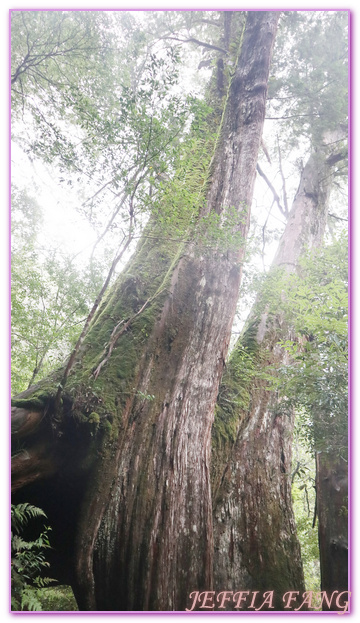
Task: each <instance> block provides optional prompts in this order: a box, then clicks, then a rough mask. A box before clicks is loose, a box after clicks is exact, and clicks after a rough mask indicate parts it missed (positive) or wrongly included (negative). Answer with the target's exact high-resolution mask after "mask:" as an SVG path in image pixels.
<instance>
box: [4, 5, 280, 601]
mask: <svg viewBox="0 0 360 623" xmlns="http://www.w3.org/2000/svg"><path fill="white" fill-rule="evenodd" d="M277 21H278V14H277V13H275V12H264V11H261V12H249V13H248V15H247V20H246V26H245V29H244V33H243V38H242V42H241V48H240V53H239V58H238V63H237V66H236V70H235V75H234V76H233V79H232V81H231V84H230V87H229V92H228V96H227V100H226V104H225V110H224V115H223V120H222V124H221V131H220V134H219V138H218V142H217V145H216V148H215V152H214V158H213V161H212V163H211V167H210V178H209V180H210V181H209V186H208V192H207V197H206V202H205V204H204V207H203V210H202V213H201V215H200V222H199V230H200V231H202V230H203V229H204V228H203V225H205V230H206V219H207V217H208V216H209V215H219V216H220V221H219V224H220V227H221V224H222V223H224V222H225V223H226V222H228V220H229V218H230V217H231V218H233V217H234V213H235V216H236V219H235V220H236V224H235V225H233V227H232V234H235V235H237V237H238V239H239V238H241V239H242V240H243V242H242V244H241V245H239V248H238V249H237V250H234V249H232V250H231V249H229V251H228V252H226V251H224V249H211V251H209V249H208V248H207V247H206V243H205V244H202V245H201V244H199V245H195V244H193V245H188V246H187V247H186V248H185V247H179V248H175V249H169V247H168V245H166V244H165V243H161V242H159V243H158V244H157V245H154V244H153V243H150V242H149V241H148V242H146V241H145V242H144V243H142V245H140V248H139V250H138V252H137V254H136V256H135V258H134V260H133V261H132V262H131V263H130V264H129V266H128V267H127V270H126V271H125V273H124V274H123V275H122V276H121V278H120V279H119V280H118V283H117V284H116V286H115V287H114V289H113V291H112V293H111V295H110V296H109V298H108V300H107V301H106V303H104V304H103V305H102V307H101V309H100V310H99V311H98V313H97V315H96V317H95V318H94V320H93V323H92V326H91V328H90V330H89V333H88V335H87V337H86V338H85V340H84V344H83V347H82V351H81V360H79V362H78V365H77V367H74V369H73V370H72V374H70V375H69V378H68V381H67V385H66V391H65V392H63V400H62V411H61V412H58V410H56V412H55V413H52V407H53V402H54V398H53V396H54V392H53V391H52V390H51V387H54V380H51V379H50V381H49V380H47V381H45V382H44V383H43V384H40V387H39V388H38V389H37V391H36V392H35V393H34V392H31V391H30V392H28V393H26V394H25V395H23V396H22V400H21V397H20V400H17V401H16V402H15V417H16V416H17V414H19V411H18V409H23V410H25V411H32V412H33V411H35V412H36V413H37V414H38V413H40V414H41V416H44V417H43V418H42V420H41V422H42V426H43V428H44V430H47V431H49V430H50V431H51V430H53V441H52V446H53V448H54V450H55V451H54V458H53V459H52V461H51V467H49V466H47V465H46V464H45V463H46V461H43V462H41V461H40V459H39V460H38V463H39V464H40V467H39V469H35V468H33V469H32V475H31V477H29V478H28V479H27V480H26V484H27V485H28V486H27V487H26V491H27V493H29V491H30V489H29V487H32V491H35V490H36V488H37V487H40V489H41V490H42V491H44V490H45V488H46V489H47V491H48V490H49V487H50V486H51V484H54V478H56V477H57V475H58V474H59V472H61V473H66V478H65V482H66V483H68V484H69V485H70V484H71V480H72V479H73V480H74V479H75V480H76V481H77V482H81V483H82V486H81V487H77V488H76V495H78V504H77V507H76V509H77V510H76V512H74V513H73V515H72V517H73V519H74V522H75V525H76V534H75V535H74V534H71V530H70V534H69V539H68V541H69V543H70V544H72V545H73V547H74V551H75V554H74V558H75V572H74V573H75V577H73V578H72V580H71V581H72V584H73V587H74V591H75V595H76V598H77V600H78V603H79V607H80V609H83V610H183V609H185V607H186V606H187V605H188V603H189V594H190V593H191V592H192V591H193V590H210V589H211V587H212V552H213V536H212V503H211V490H210V474H209V462H210V445H211V426H212V421H213V411H214V405H215V402H216V397H217V392H218V385H219V381H220V377H221V374H222V370H223V365H224V360H225V357H226V354H227V349H228V344H229V339H230V333H231V326H232V321H233V316H234V313H235V307H236V301H237V296H238V288H239V283H240V278H241V262H242V259H243V254H244V240H245V238H246V234H247V230H248V224H249V214H250V206H251V200H252V192H253V183H254V177H255V167H256V161H257V155H258V149H259V145H260V140H261V133H262V127H263V121H264V114H265V100H266V89H267V79H268V72H269V64H270V57H271V51H272V46H273V42H274V37H275V31H276V25H277ZM140 310H142V312H141V314H139V311H140ZM55 376H56V375H55ZM57 377H58V378H59V379H61V378H62V377H61V374H60V376H59V375H57ZM36 401H37V402H36ZM35 403H36V404H39V405H40V406H39V408H38V410H37V411H36V409H35ZM26 417H27V416H26V414H25V413H22V415H19V418H20V419H21V423H20V426H19V434H20V433H21V429H22V427H25V426H26ZM34 419H36V420H40V417H39V416H38V415H36V416H34ZM23 430H24V429H23ZM79 431H80V432H79ZM31 434H32V435H33V437H32V438H31V439H30V442H31V443H30V444H29V445H32V446H36V438H37V434H36V431H32V432H31ZM71 435H73V437H76V436H80V437H81V440H82V441H81V445H80V448H86V449H85V450H84V451H80V452H79V453H76V451H75V452H73V453H72V455H71V449H73V451H74V446H73V445H72V443H71V442H70V441H69V436H70V437H71ZM30 436H31V435H30ZM28 439H29V437H28ZM62 448H66V449H67V452H66V453H65V455H66V457H67V459H68V465H67V464H66V461H65V460H64V458H63V454H62V452H61V450H62ZM26 452H28V453H30V450H29V451H28V450H26ZM19 453H20V455H21V457H20V459H18V464H17V465H16V469H15V471H14V480H13V482H14V487H15V488H16V487H17V486H22V484H23V481H21V478H23V476H22V472H23V471H24V470H23V469H21V467H20V465H19V463H21V461H22V463H24V461H25V460H26V457H25V454H24V450H23V449H20V448H19ZM43 454H44V453H43V450H42V449H41V448H40V449H37V451H36V453H34V455H33V458H34V460H35V456H36V457H40V458H41V457H42V456H43ZM45 455H46V458H47V457H49V456H52V452H51V451H49V450H48V449H46V452H45ZM70 455H71V458H69V457H70ZM25 471H26V469H25ZM50 473H51V474H52V475H53V476H52V479H51V478H49V480H48V483H47V486H44V487H43V486H42V485H41V486H40V484H38V483H40V480H41V479H43V478H44V477H46V476H47V475H50ZM64 490H66V486H63V488H62V491H63V496H62V498H61V500H63V499H64V498H66V494H64ZM51 495H53V496H54V497H55V498H56V497H57V493H56V492H54V491H52V493H51ZM69 503H70V502H69V501H67V505H65V506H68V505H69ZM56 508H59V504H57V505H56ZM78 509H79V510H78ZM65 512H66V508H65ZM55 514H56V513H55V512H54V513H53V515H52V516H54V515H55ZM56 522H57V526H58V527H60V525H61V517H58V518H57V519H56V518H55V523H56ZM70 549H71V548H70V547H69V551H70Z"/></svg>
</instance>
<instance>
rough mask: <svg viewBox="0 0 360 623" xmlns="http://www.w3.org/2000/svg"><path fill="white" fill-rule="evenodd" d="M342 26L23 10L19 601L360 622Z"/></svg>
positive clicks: (216, 16) (342, 19)
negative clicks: (288, 612)
mask: <svg viewBox="0 0 360 623" xmlns="http://www.w3.org/2000/svg"><path fill="white" fill-rule="evenodd" d="M348 20H349V14H348V11H345V10H343V11H342V10H339V11H321V10H317V11H305V10H304V11H280V10H279V11H243V10H236V11H232V10H228V11H200V10H194V11H188V10H184V11H178V10H164V11H125V10H109V11H103V10H89V11H82V10H54V11H50V10H12V11H11V112H12V124H11V130H12V176H11V192H12V199H11V237H12V262H11V280H12V292H11V296H12V336H11V337H12V344H11V355H12V395H13V399H12V488H13V496H14V497H13V505H12V513H13V514H14V517H18V523H17V525H16V532H15V533H14V535H12V544H13V546H12V556H13V560H14V561H15V562H16V564H15V563H14V569H15V568H16V570H17V571H16V574H17V575H16V577H15V576H13V573H12V584H13V593H14V595H15V597H14V602H13V609H15V610H19V609H35V610H38V609H41V608H43V609H49V605H47V604H49V603H51V609H55V610H62V609H64V608H69V609H73V608H74V607H75V606H74V603H75V602H74V601H73V596H72V594H71V597H69V594H68V593H66V595H65V596H64V594H63V593H61V591H60V592H59V593H58V595H60V597H55V598H54V599H55V603H54V602H52V597H49V595H50V593H46V591H51V590H54V589H50V588H45V584H46V581H44V580H42V579H41V578H42V577H44V571H43V570H42V567H45V566H47V563H46V564H43V562H44V560H45V558H44V556H45V555H46V560H48V561H49V565H50V567H49V574H50V576H51V578H52V580H51V581H54V582H55V581H56V582H58V583H59V585H60V586H68V587H69V586H70V587H71V589H72V591H73V594H74V596H75V600H76V602H77V606H78V608H79V609H80V610H84V611H156V610H157V611H174V610H175V611H176V610H178V611H184V610H186V609H191V610H192V609H196V610H200V611H201V610H202V608H208V607H209V608H212V609H215V610H220V611H221V610H223V609H224V610H234V608H235V609H246V610H252V609H264V610H271V609H275V610H283V609H284V608H285V609H288V608H291V609H310V610H316V609H329V610H344V608H345V607H344V603H345V602H346V599H345V597H344V599H343V600H342V599H340V598H336V595H338V596H339V595H344V596H345V593H347V591H348V590H349V586H348V573H347V566H348V558H347V551H348V534H347V522H348V513H347V508H348V491H347V471H348V464H349V457H348V239H347V228H348V181H347V167H348V145H347V134H348V108H349V102H348V92H347V89H348ZM26 505H28V506H26ZM31 509H35V510H31ZM27 513H30V515H29V517H30V516H32V515H33V516H34V517H37V519H36V521H38V520H39V519H38V518H39V517H40V516H42V517H43V516H44V515H45V517H46V527H45V528H39V530H40V537H37V536H34V530H35V528H31V527H30V525H31V522H28V521H27V519H26V518H27ZM19 518H20V519H19ZM19 521H20V523H19ZM28 523H29V525H28ZM41 530H45V532H44V531H43V532H41ZM50 530H51V531H50ZM48 533H49V534H48ZM37 534H39V533H37ZM44 534H45V535H46V539H45V540H44V543H45V545H46V547H45V549H47V547H48V545H49V544H50V545H51V549H50V548H49V549H48V551H46V552H42V551H41V547H40V549H39V548H38V545H37V544H38V542H39V539H40V541H41V539H42V536H43V535H44ZM36 539H37V540H36ZM45 541H46V542H45ZM26 543H28V544H29V545H28V546H27V545H26ZM24 544H25V545H24ZM34 544H35V545H34ZM36 548H38V549H36ZM24 552H30V553H31V555H33V556H34V565H33V569H34V571H33V572H30V571H29V570H27V571H26V573H24V572H22V571H21V569H22V567H21V564H20V563H19V561H21V560H25V559H26V555H25V554H24ZM27 564H28V563H27ZM24 568H26V569H28V567H26V565H24ZM46 573H48V571H47V572H46ZM49 582H50V581H49ZM225 589H226V591H228V592H229V594H230V593H231V598H230V597H229V599H227V598H226V599H225V598H224V597H221V596H219V595H221V594H222V593H221V591H224V590H225ZM64 590H65V589H64ZM236 590H243V591H248V597H247V598H246V599H245V598H244V599H240V601H239V599H238V597H236V598H235V597H234V595H235V594H236ZM194 591H195V593H194ZM254 591H255V593H256V591H258V593H259V598H258V601H256V607H255V605H254V604H255V601H254V600H255V597H254ZM288 591H295V592H296V595H295V597H294V599H293V600H292V601H291V600H290V602H287V600H286V598H284V595H285V594H287V592H288ZM305 591H308V592H309V591H310V592H313V593H314V595H315V593H318V597H317V598H316V599H315V597H314V599H313V600H312V601H311V598H309V597H304V595H305V594H306V593H305ZM207 592H209V594H210V593H211V598H210V597H209V604H210V602H211V604H212V605H211V606H210V605H209V606H208V605H204V603H205V601H206V600H205V601H204V600H203V598H202V597H201V594H203V595H204V594H205V593H206V594H207ZM191 593H193V597H192V598H191V597H190V594H191ZM335 593H336V595H335ZM256 594H257V593H256ZM46 595H48V596H46ZM194 595H195V600H194ZM260 595H263V599H262V601H261V599H260ZM324 595H325V597H324ZM212 596H213V597H212ZM255 596H256V595H255ZM211 599H213V601H211ZM61 600H63V601H61ZM287 603H291V607H290V606H289V605H287ZM62 604H63V605H62ZM69 604H72V605H69ZM346 607H347V606H346Z"/></svg>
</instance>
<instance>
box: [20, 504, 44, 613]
mask: <svg viewBox="0 0 360 623" xmlns="http://www.w3.org/2000/svg"><path fill="white" fill-rule="evenodd" d="M37 517H46V515H45V513H44V512H43V511H42V510H41V509H40V508H37V507H36V506H32V505H31V504H28V503H23V504H18V505H13V504H12V505H11V608H12V610H41V609H42V608H41V603H40V589H41V588H43V587H44V586H47V585H48V584H50V583H51V582H54V580H52V579H51V578H48V577H44V576H43V570H44V569H45V568H48V567H49V563H48V562H47V561H46V558H45V550H46V549H49V548H50V542H49V536H48V535H49V531H50V529H51V528H49V527H48V526H46V527H45V528H44V530H43V532H41V533H40V535H39V536H38V538H37V539H35V540H31V541H29V540H25V539H24V537H23V536H22V535H23V532H24V528H25V526H26V525H27V524H28V522H29V521H30V520H31V519H34V518H37Z"/></svg>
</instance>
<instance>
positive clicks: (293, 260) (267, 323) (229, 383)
mask: <svg viewBox="0 0 360 623" xmlns="http://www.w3.org/2000/svg"><path fill="white" fill-rule="evenodd" d="M327 151H328V150H327V148H326V147H324V149H323V150H322V151H321V152H320V151H319V152H318V153H315V154H313V155H312V156H311V157H310V159H309V161H308V163H307V164H306V166H305V168H304V170H303V172H302V175H301V180H300V185H299V189H298V191H297V194H296V197H295V199H294V202H293V206H292V209H291V212H290V215H289V219H288V223H287V225H286V229H285V231H284V234H283V236H282V238H281V240H280V243H279V248H278V252H277V255H276V257H275V260H274V262H273V267H272V271H271V272H270V275H269V277H268V279H269V280H271V279H276V274H277V272H276V271H278V270H279V269H280V268H285V269H286V270H287V271H292V270H295V269H296V266H297V264H298V260H299V257H300V256H301V254H302V252H303V251H304V250H305V248H306V247H308V248H313V247H316V246H317V245H319V244H320V243H321V241H322V237H323V233H324V229H325V223H326V215H327V205H328V197H329V188H330V181H331V172H330V169H329V166H327V164H326V154H327ZM279 308H281V305H279ZM286 339H291V327H289V325H288V323H287V322H285V321H284V318H283V315H282V314H281V312H277V310H276V308H275V310H274V306H272V309H269V306H267V305H266V304H264V302H263V301H262V300H261V295H260V296H259V297H258V300H257V302H256V303H255V305H254V308H253V310H252V312H251V314H250V316H249V319H248V321H247V325H246V327H245V330H244V332H243V335H242V336H241V337H240V339H239V340H238V343H237V344H236V346H235V349H234V351H233V353H232V355H231V358H230V361H229V362H228V364H227V369H226V372H225V375H224V378H223V380H222V383H221V385H220V391H219V399H218V404H217V409H216V415H215V422H214V427H213V433H212V436H213V456H212V486H213V498H214V548H215V550H214V551H215V553H214V570H215V571H214V580H215V588H216V589H217V590H221V588H222V587H224V586H226V587H227V590H234V591H235V590H237V589H238V588H239V587H241V589H243V590H259V591H263V592H264V591H274V595H273V600H272V606H273V607H275V608H276V609H280V610H281V609H283V608H284V602H283V601H282V596H283V594H284V593H285V592H286V591H289V590H297V591H300V598H301V594H302V591H303V590H304V580H303V571H302V563H301V554H300V546H299V543H298V540H297V536H296V526H295V521H294V516H293V511H292V502H291V442H292V431H293V423H294V415H293V412H292V411H289V410H284V409H283V408H282V403H281V401H279V399H278V397H277V395H276V391H275V390H273V389H271V385H269V381H268V380H267V379H266V374H267V373H268V374H270V375H274V374H276V369H277V367H278V366H279V365H286V363H287V362H286V358H287V355H286V351H285V350H284V349H282V348H281V347H280V346H279V345H278V342H279V341H280V340H286ZM250 603H251V598H249V599H248V600H247V601H244V602H243V608H244V609H246V608H247V607H248V606H249V605H250ZM257 605H258V604H257ZM229 607H230V608H232V607H234V606H233V604H230V605H229ZM265 608H266V606H265V607H264V609H265Z"/></svg>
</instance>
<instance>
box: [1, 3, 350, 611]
mask: <svg viewBox="0 0 360 623" xmlns="http://www.w3.org/2000/svg"><path fill="white" fill-rule="evenodd" d="M201 9H203V7H198V8H184V7H181V8H176V7H171V8H164V7H162V8H151V9H150V8H134V9H129V8H108V9H107V8H103V9H97V8H91V9H86V8H82V7H81V8H69V7H60V6H59V7H57V8H43V7H40V8H36V7H34V8H21V5H20V6H18V7H14V8H12V9H9V31H8V32H9V62H8V66H9V72H8V73H9V163H10V164H9V220H8V223H9V231H8V241H9V243H8V244H9V268H10V266H11V259H10V253H11V134H10V128H11V13H12V12H13V11H93V12H94V11H102V12H104V11H129V12H133V11H137V12H139V11H142V12H146V11H166V10H171V11H197V10H201ZM265 9H266V10H272V11H285V10H289V11H309V12H310V11H311V12H315V11H329V12H330V11H331V12H333V11H346V12H347V13H348V39H349V51H348V63H349V65H348V117H349V143H348V153H349V164H350V167H349V173H350V174H349V182H348V232H349V246H348V271H349V294H348V301H349V309H350V314H349V368H348V369H349V393H348V443H349V451H348V456H349V468H348V477H349V487H348V491H349V499H348V502H349V504H348V508H349V513H348V530H349V560H348V578H349V580H348V588H349V594H350V595H352V599H351V601H350V603H349V610H348V612H346V613H344V614H347V615H351V614H353V613H354V602H355V599H354V597H355V596H354V592H353V591H352V590H351V589H352V588H353V577H354V574H353V571H354V557H353V556H352V555H351V549H352V544H353V542H354V541H353V525H352V515H353V512H354V508H353V479H352V472H353V465H352V457H353V441H352V440H353V434H352V433H354V430H353V429H354V426H353V422H352V413H353V408H354V396H353V387H354V370H353V366H352V365H351V364H352V363H353V361H352V358H353V348H354V333H355V331H354V325H355V320H354V319H353V314H352V313H351V312H352V306H351V304H352V302H353V292H354V289H355V282H354V270H353V261H354V254H355V251H354V241H355V238H354V236H355V233H354V232H355V228H354V227H353V223H352V209H351V208H352V199H353V176H352V156H353V141H352V139H353V124H352V110H353V108H352V97H353V91H352V84H353V65H352V51H353V38H352V35H353V19H352V14H353V12H352V10H351V9H346V8H341V9H340V8H339V9H336V8H331V9H326V8H323V7H321V8H316V9H314V8H304V7H303V8H298V9H297V8H291V9H286V8H285V7H283V8H276V9H269V7H264V8H244V7H242V8H241V9H235V8H229V9H224V8H221V9H217V8H215V7H211V8H210V9H208V10H211V11H216V10H219V11H233V10H241V11H245V10H248V11H262V10H265ZM354 224H355V223H354ZM8 287H9V290H8V291H9V307H8V309H9V325H8V326H9V333H8V348H9V353H11V324H10V323H11V270H10V269H9V286H8ZM9 359H10V356H9ZM9 368H10V367H9ZM8 384H9V396H11V378H10V369H9V380H8ZM8 436H9V456H11V427H10V424H9V432H8ZM8 491H9V513H8V521H9V529H8V534H9V533H10V525H11V519H10V503H11V470H10V469H9V489H8ZM8 552H9V554H8V555H9V563H10V561H11V544H10V539H9V548H8ZM8 568H10V564H9V567H8ZM8 603H9V610H8V612H9V614H11V615H12V616H18V615H20V616H22V615H25V616H28V615H33V616H34V615H35V616H74V617H75V616H98V615H107V616H119V615H124V616H134V615H135V616H138V615H140V616H177V615H182V616H194V615H195V616H216V615H220V616H234V615H235V616H244V615H250V616H255V617H256V616H257V615H263V616H269V615H270V616H274V615H275V616H278V615H279V616H284V615H285V616H292V615H300V616H301V615H306V616H319V615H327V616H331V615H335V616H337V615H339V614H342V613H339V612H335V611H333V612H324V611H311V612H303V611H294V610H287V611H278V610H277V611H274V612H269V611H264V612H262V611H257V612H255V611H253V612H249V611H248V610H247V611H226V612H220V611H210V610H208V611H206V612H200V611H192V612H186V611H184V610H181V611H137V610H136V611H123V610H119V611H102V610H96V611H91V612H88V611H82V610H80V611H42V612H39V611H33V612H22V611H12V610H11V583H10V578H9V602H8Z"/></svg>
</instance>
